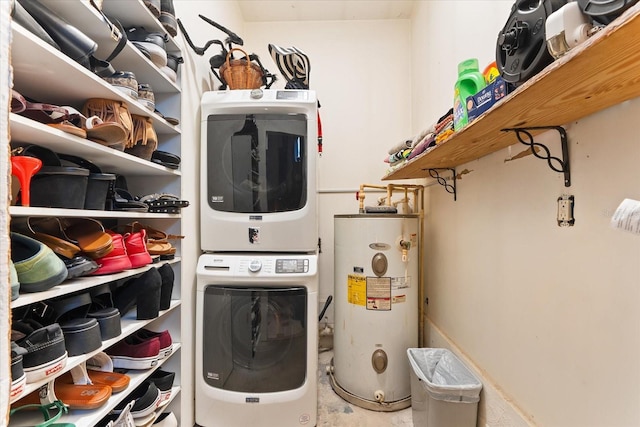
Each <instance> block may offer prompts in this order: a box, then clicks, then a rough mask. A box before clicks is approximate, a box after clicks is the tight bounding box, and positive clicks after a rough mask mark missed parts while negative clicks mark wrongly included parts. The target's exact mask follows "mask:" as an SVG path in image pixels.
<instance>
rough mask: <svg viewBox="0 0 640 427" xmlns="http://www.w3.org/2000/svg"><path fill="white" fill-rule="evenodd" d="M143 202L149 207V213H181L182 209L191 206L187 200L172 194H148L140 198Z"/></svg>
mask: <svg viewBox="0 0 640 427" xmlns="http://www.w3.org/2000/svg"><path fill="white" fill-rule="evenodd" d="M140 201H141V202H144V203H146V204H147V205H149V212H156V213H179V212H180V209H181V208H186V207H187V206H189V202H188V201H187V200H180V198H179V197H178V196H176V195H174V194H170V193H154V194H148V195H146V196H143V197H141V198H140Z"/></svg>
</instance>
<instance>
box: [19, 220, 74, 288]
mask: <svg viewBox="0 0 640 427" xmlns="http://www.w3.org/2000/svg"><path fill="white" fill-rule="evenodd" d="M11 261H13V264H14V267H15V269H16V272H17V274H18V281H19V282H20V290H21V291H22V292H40V291H46V290H47V289H51V288H52V287H54V286H57V285H59V284H60V283H62V282H64V281H65V279H66V278H67V274H68V273H67V267H65V265H64V262H62V260H61V259H60V258H58V257H57V256H56V254H55V253H53V251H52V250H51V249H49V248H48V247H47V246H45V245H44V244H43V243H41V242H39V241H37V240H35V239H32V238H31V237H27V236H24V235H22V234H18V233H13V232H12V233H11Z"/></svg>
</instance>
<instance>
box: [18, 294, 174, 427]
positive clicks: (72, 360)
mask: <svg viewBox="0 0 640 427" xmlns="http://www.w3.org/2000/svg"><path fill="white" fill-rule="evenodd" d="M180 304H181V302H180V301H178V300H174V301H171V306H170V307H169V308H168V309H167V310H162V311H161V312H160V314H159V315H158V317H162V316H165V315H167V314H168V313H170V312H172V311H173V310H175V309H176V308H177V307H179V306H180ZM155 320H156V319H150V320H136V311H135V310H132V311H130V312H128V313H127V314H125V316H124V317H122V318H121V319H120V321H121V327H122V333H121V334H120V335H119V336H117V337H115V338H111V339H109V340H106V341H103V342H102V345H101V346H100V348H99V349H97V350H95V351H92V352H91V353H88V354H82V355H79V356H73V357H69V358H68V359H67V362H66V364H65V367H64V368H63V369H61V370H60V371H59V372H58V373H57V374H56V376H55V377H59V376H60V375H62V374H64V373H65V372H68V371H70V370H71V369H72V368H75V367H76V366H78V365H80V364H81V363H83V362H84V361H86V360H87V359H89V358H91V357H92V356H94V355H96V354H97V353H100V352H101V351H105V350H106V349H107V348H109V347H111V346H112V345H114V344H115V343H117V342H118V341H120V340H122V339H123V338H125V337H127V336H129V335H131V334H132V333H134V332H136V331H137V330H139V329H142V328H144V327H145V326H147V325H149V324H150V323H152V322H154V321H155ZM172 338H173V337H172ZM178 348H180V343H179V342H174V343H173V350H172V352H171V355H173V354H174V353H175V352H176V350H177V349H178ZM164 361H165V359H162V362H163V363H164ZM134 372H135V371H134ZM151 372H153V370H146V371H140V372H138V374H139V375H142V376H145V377H146V376H149V374H151ZM49 381H52V378H48V379H44V380H40V381H37V382H33V383H27V384H26V386H25V389H24V392H23V393H22V394H21V395H19V396H17V397H16V398H13V399H12V400H11V403H13V402H16V401H18V400H20V399H21V398H23V397H25V396H26V395H28V394H29V393H31V392H33V391H35V390H38V389H39V388H40V387H42V386H43V385H45V384H47V383H48V382H49ZM127 389H128V390H133V388H131V385H130V386H129V387H128V388H127ZM125 396H126V393H118V394H116V395H114V398H118V397H119V398H123V397H125ZM117 400H118V402H119V401H120V400H122V399H117ZM118 402H114V403H113V405H112V406H111V408H113V407H114V406H115V405H116V404H117V403H118ZM110 403H111V402H110ZM109 406H110V405H107V404H105V409H106V408H108V407H109ZM109 409H110V408H109ZM107 412H108V411H107ZM100 418H102V417H100ZM19 420H20V418H18V419H17V420H16V422H19ZM14 425H20V424H14V420H13V418H12V419H11V426H14ZM32 425H35V424H32Z"/></svg>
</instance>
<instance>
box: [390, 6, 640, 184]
mask: <svg viewBox="0 0 640 427" xmlns="http://www.w3.org/2000/svg"><path fill="white" fill-rule="evenodd" d="M638 46H640V4H637V5H635V6H634V7H632V8H630V9H629V10H627V11H626V12H625V13H624V14H623V15H622V16H620V17H619V18H618V19H616V20H615V21H614V22H612V23H611V24H609V25H608V26H607V27H605V28H604V29H603V30H602V31H600V32H598V33H597V34H595V35H594V36H593V37H591V38H590V39H589V40H587V41H586V42H585V43H583V44H581V45H580V46H578V47H576V48H575V49H573V50H572V51H570V52H569V53H568V54H567V55H565V56H563V57H562V58H560V59H558V60H556V61H555V62H553V63H552V64H551V65H549V66H548V67H546V68H545V69H544V70H542V71H541V72H540V73H539V74H537V75H536V76H534V77H533V78H531V79H530V80H528V81H527V82H526V83H524V84H523V85H522V86H520V87H518V88H517V89H516V90H515V91H514V92H513V93H511V94H509V95H508V96H507V97H506V98H504V99H503V100H501V101H499V102H498V103H496V105H494V106H493V107H492V108H491V109H490V110H489V111H487V112H486V113H484V114H483V115H482V116H480V117H478V119H476V120H475V121H474V122H473V123H471V124H470V125H468V126H467V127H465V128H464V129H463V130H462V131H460V132H457V133H455V134H454V135H453V136H451V137H450V138H449V139H447V140H446V141H443V142H442V143H441V144H439V145H437V146H436V147H434V148H433V149H431V150H430V151H428V152H425V153H423V154H421V155H419V156H416V157H415V158H414V159H412V160H410V161H409V162H407V163H405V164H404V165H402V166H400V167H399V168H397V169H395V170H393V171H391V172H389V173H388V174H387V175H385V176H384V177H383V178H382V179H383V180H393V179H412V178H428V177H429V171H428V170H429V169H432V168H454V167H456V166H459V165H462V164H465V163H468V162H470V161H472V160H476V159H479V158H481V157H484V156H486V155H488V154H491V153H494V152H496V151H499V150H501V149H503V148H505V147H508V146H510V145H513V144H517V143H519V142H518V140H517V138H516V136H515V135H514V134H513V133H512V132H502V129H505V128H514V127H535V126H559V125H564V124H566V123H569V122H571V121H574V120H578V119H581V118H583V117H586V116H588V115H590V114H593V113H596V112H598V111H601V110H604V109H605V108H608V107H611V106H613V105H616V104H619V103H621V102H624V101H627V100H629V99H632V98H635V97H637V96H640V48H638ZM540 132H542V130H537V131H533V132H531V133H532V134H533V135H535V134H537V133H540Z"/></svg>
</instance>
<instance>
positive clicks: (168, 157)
mask: <svg viewBox="0 0 640 427" xmlns="http://www.w3.org/2000/svg"><path fill="white" fill-rule="evenodd" d="M151 161H152V162H153V163H157V164H159V165H162V166H164V167H166V168H169V169H178V168H179V167H180V156H178V155H176V154H173V153H168V152H166V151H159V150H156V151H154V152H153V153H152V154H151Z"/></svg>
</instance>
